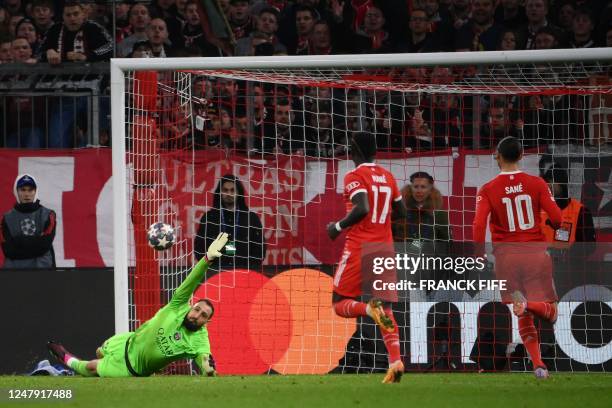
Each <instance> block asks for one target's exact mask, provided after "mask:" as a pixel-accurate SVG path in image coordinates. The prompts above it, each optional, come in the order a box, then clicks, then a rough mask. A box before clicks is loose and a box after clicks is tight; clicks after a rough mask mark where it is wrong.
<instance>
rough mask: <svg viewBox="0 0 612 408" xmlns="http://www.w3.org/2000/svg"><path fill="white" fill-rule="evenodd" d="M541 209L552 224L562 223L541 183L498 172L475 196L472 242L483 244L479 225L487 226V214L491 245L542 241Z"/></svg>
mask: <svg viewBox="0 0 612 408" xmlns="http://www.w3.org/2000/svg"><path fill="white" fill-rule="evenodd" d="M541 210H544V211H546V212H547V213H548V215H549V217H550V219H551V221H553V223H558V222H559V221H560V220H561V210H560V209H559V207H557V204H556V203H555V199H554V198H553V196H552V194H551V193H550V190H549V189H548V185H547V184H546V182H545V181H544V180H542V179H541V178H540V177H536V176H532V175H529V174H526V173H523V172H522V171H513V172H501V173H500V174H499V175H497V177H495V178H494V179H493V180H491V181H489V182H488V183H487V184H485V185H484V186H482V188H481V189H480V191H479V192H478V195H477V196H476V216H475V218H474V241H476V242H484V230H485V228H482V226H486V222H487V215H489V213H490V214H491V220H490V222H489V228H490V230H491V240H492V241H493V242H533V241H539V242H543V241H545V238H544V234H543V233H542V230H541V227H540V219H541V217H540V211H541Z"/></svg>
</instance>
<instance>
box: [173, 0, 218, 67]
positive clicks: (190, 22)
mask: <svg viewBox="0 0 612 408" xmlns="http://www.w3.org/2000/svg"><path fill="white" fill-rule="evenodd" d="M198 7H199V6H198V0H188V1H187V3H186V5H185V24H184V26H183V31H182V36H183V38H182V42H183V44H185V47H187V48H189V47H193V48H197V49H199V50H200V55H201V56H203V57H222V56H223V53H222V51H221V50H220V49H219V48H218V47H216V46H214V45H212V44H211V43H209V42H208V41H207V40H206V36H205V35H204V31H203V30H202V24H201V22H200V13H199V11H198Z"/></svg>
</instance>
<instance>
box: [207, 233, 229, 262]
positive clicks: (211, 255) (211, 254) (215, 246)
mask: <svg viewBox="0 0 612 408" xmlns="http://www.w3.org/2000/svg"><path fill="white" fill-rule="evenodd" d="M227 238H228V235H227V233H226V232H222V233H220V234H219V235H218V236H217V239H215V240H214V241H213V242H212V244H210V246H209V247H208V250H207V251H206V259H207V260H208V261H209V262H211V261H214V260H215V259H217V258H219V257H220V256H221V255H222V254H221V250H222V249H223V247H224V246H225V244H227Z"/></svg>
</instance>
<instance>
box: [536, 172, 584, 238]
mask: <svg viewBox="0 0 612 408" xmlns="http://www.w3.org/2000/svg"><path fill="white" fill-rule="evenodd" d="M543 179H544V180H545V181H546V182H547V183H548V184H549V186H550V191H551V192H552V194H553V196H554V197H555V202H556V203H557V206H559V208H560V209H561V215H562V222H561V226H560V227H559V228H558V229H556V230H555V229H553V228H552V226H551V224H550V220H549V219H548V215H547V214H545V213H542V216H541V217H542V232H543V233H544V236H545V237H546V241H547V242H552V243H555V244H556V245H557V246H558V247H561V248H563V247H567V246H571V245H572V244H573V243H574V242H595V241H596V239H595V238H596V237H595V227H594V226H593V215H592V214H591V211H590V210H589V209H588V208H587V207H586V206H585V205H583V204H582V203H581V202H580V201H578V200H576V199H575V198H571V197H570V196H569V191H568V188H567V184H568V182H569V180H568V177H567V172H566V171H565V170H561V169H553V168H551V169H549V170H548V171H547V172H546V173H545V174H544V177H543Z"/></svg>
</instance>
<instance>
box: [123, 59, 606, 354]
mask: <svg viewBox="0 0 612 408" xmlns="http://www.w3.org/2000/svg"><path fill="white" fill-rule="evenodd" d="M602 61H603V62H606V64H607V69H609V66H610V64H612V49H610V48H595V49H572V50H565V49H559V50H530V51H490V52H453V53H428V54H381V55H326V56H274V57H215V58H165V59H156V58H135V59H117V58H115V59H112V60H111V114H112V166H113V184H112V187H113V205H114V212H113V214H114V218H113V228H114V283H115V286H114V288H115V289H114V296H115V301H114V304H115V331H116V332H117V333H119V332H125V331H129V330H133V327H131V326H130V319H131V317H130V316H131V315H130V307H131V305H132V304H133V300H132V299H131V295H130V290H129V287H130V282H129V277H128V276H129V274H128V269H129V268H130V266H131V265H130V256H131V255H130V246H131V244H130V243H131V242H133V239H134V238H133V237H131V236H130V234H131V233H132V232H133V231H132V230H131V229H130V222H129V218H130V212H131V210H130V208H128V205H129V203H130V194H131V192H130V186H131V184H132V183H133V180H132V178H133V175H132V174H131V171H130V168H129V165H128V162H127V160H126V158H127V154H128V152H127V151H126V150H127V149H128V148H129V147H126V141H127V140H128V138H129V135H128V134H127V133H128V131H129V128H128V125H127V123H126V116H127V115H126V109H127V108H128V107H127V106H126V99H128V94H129V93H130V90H129V89H127V87H128V85H126V84H127V81H128V80H129V78H130V75H132V73H134V72H138V71H155V72H171V73H177V72H180V71H188V72H191V71H198V72H200V71H202V72H212V73H213V74H212V75H221V76H223V75H224V74H227V75H228V76H230V77H232V78H236V79H243V80H249V78H250V77H249V72H255V73H260V72H264V73H265V74H266V75H254V76H253V78H255V79H256V80H258V81H261V80H265V79H262V78H264V77H265V78H269V79H270V81H271V82H277V83H282V84H291V83H296V84H307V83H308V81H310V80H311V78H315V82H316V84H317V85H316V86H326V85H329V86H330V87H343V86H346V87H355V88H358V89H364V88H367V89H382V90H387V91H390V90H393V91H399V92H408V91H415V90H418V91H419V92H433V91H435V92H444V93H454V92H456V93H466V92H472V93H474V94H481V93H482V94H486V93H487V92H489V91H490V90H491V89H493V90H494V92H496V93H505V94H512V93H516V92H519V91H525V90H529V89H532V90H534V91H537V90H542V89H549V88H554V87H558V86H562V87H564V88H566V87H567V85H566V84H561V83H560V82H559V78H548V77H539V79H538V77H536V76H525V75H524V74H518V75H517V76H516V77H513V76H512V75H513V74H512V73H511V74H509V75H507V78H509V79H508V81H510V82H508V81H506V82H504V81H499V82H495V81H493V82H487V81H474V82H471V83H464V84H463V85H459V86H457V87H455V86H454V85H436V86H435V89H434V88H432V87H431V86H430V85H429V84H411V83H401V84H394V83H392V82H391V83H389V82H384V83H382V82H381V83H377V82H376V78H375V77H371V78H366V79H364V80H363V81H362V82H359V80H351V82H350V83H346V84H343V83H341V82H342V79H341V78H340V79H339V77H337V76H334V75H329V74H328V73H329V72H331V73H333V72H335V71H334V70H338V71H340V72H345V73H346V72H349V71H350V70H352V69H363V70H367V69H374V68H391V67H402V68H409V67H434V66H490V67H492V66H499V67H504V66H515V65H517V66H518V65H528V66H531V67H533V66H538V65H546V66H548V67H552V69H553V70H554V67H555V66H557V64H560V65H563V66H564V67H567V66H570V65H573V64H575V65H581V64H583V65H584V66H586V65H589V64H593V66H594V65H596V64H597V63H601V62H602ZM502 69H503V68H502ZM563 72H564V73H562V74H561V76H563V75H565V77H563V78H561V80H563V79H564V78H565V79H568V78H569V79H573V77H574V75H576V74H575V73H574V71H571V70H565V71H563ZM311 76H312V77H311ZM303 78H306V79H303ZM514 80H516V82H513V81H514ZM562 82H563V81H562ZM570 88H571V86H570ZM577 88H580V92H589V85H588V84H584V83H581V84H580V85H579V86H577ZM595 88H596V86H595V85H594V86H593V89H595ZM598 92H599V91H598ZM608 108H609V107H608ZM191 120H193V118H192V119H191ZM181 256H182V255H181ZM181 262H183V263H184V264H185V265H187V264H189V263H190V262H191V254H188V256H186V257H185V260H182V261H181ZM411 330H413V328H412V327H411ZM413 351H414V350H413ZM467 353H468V354H469V350H467Z"/></svg>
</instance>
